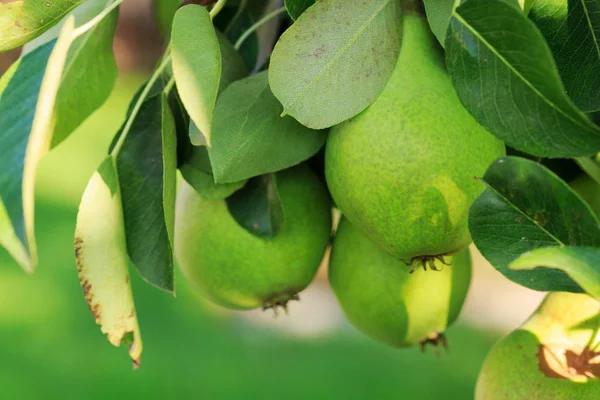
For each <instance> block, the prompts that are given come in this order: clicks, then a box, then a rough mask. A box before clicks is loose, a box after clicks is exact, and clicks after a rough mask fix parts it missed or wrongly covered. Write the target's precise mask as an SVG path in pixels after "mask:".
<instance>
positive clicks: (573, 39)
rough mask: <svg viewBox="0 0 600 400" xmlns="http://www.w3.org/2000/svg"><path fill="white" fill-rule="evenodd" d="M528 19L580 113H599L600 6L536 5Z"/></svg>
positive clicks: (591, 1) (573, 0)
mask: <svg viewBox="0 0 600 400" xmlns="http://www.w3.org/2000/svg"><path fill="white" fill-rule="evenodd" d="M529 18H530V19H531V20H532V21H533V22H535V24H536V25H537V27H538V28H539V30H540V31H541V32H542V34H543V35H544V37H545V38H546V41H547V42H548V45H549V46H550V49H551V50H552V54H553V55H554V60H555V61H556V66H557V67H558V72H559V73H560V76H561V78H562V81H563V84H564V85H565V90H566V91H567V94H568V95H569V97H571V100H573V102H574V103H575V105H577V107H579V109H580V110H582V111H585V112H589V111H596V110H600V79H599V78H598V77H599V76H600V2H599V1H598V0H568V1H565V0H545V1H536V2H535V3H534V5H533V8H532V9H531V12H530V14H529Z"/></svg>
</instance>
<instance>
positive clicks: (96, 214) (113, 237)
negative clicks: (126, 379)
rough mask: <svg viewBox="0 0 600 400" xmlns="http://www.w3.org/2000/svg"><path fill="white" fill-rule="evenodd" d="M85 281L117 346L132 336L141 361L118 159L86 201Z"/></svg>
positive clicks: (81, 259)
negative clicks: (116, 164)
mask: <svg viewBox="0 0 600 400" xmlns="http://www.w3.org/2000/svg"><path fill="white" fill-rule="evenodd" d="M75 256H76V258H77V269H78V271H79V281H80V283H81V286H82V288H83V293H84V296H85V299H86V301H87V303H88V306H89V308H90V311H91V312H92V314H93V315H94V318H95V319H96V323H97V324H99V325H100V326H101V330H102V332H103V333H105V334H106V336H107V338H108V340H109V341H110V342H111V343H112V344H113V345H114V346H119V345H121V343H122V341H123V340H124V339H126V338H127V337H128V336H129V335H131V334H132V335H133V342H132V343H131V344H130V345H129V355H130V357H131V359H132V360H133V365H134V367H137V366H139V365H140V357H141V354H142V339H141V335H140V329H139V325H138V320H137V316H136V312H135V305H134V302H133V294H132V291H131V285H130V282H129V270H128V265H129V262H128V260H129V259H128V257H127V248H126V244H125V226H124V224H123V211H122V207H121V195H120V191H119V184H118V177H117V173H116V170H115V166H114V161H113V159H112V158H110V157H109V158H107V159H106V160H105V161H104V162H103V163H102V165H101V166H100V168H98V171H96V172H95V173H94V175H93V176H92V179H91V180H90V182H89V183H88V186H87V188H86V189H85V192H84V194H83V198H82V199H81V204H80V206H79V213H78V214H77V226H76V228H75Z"/></svg>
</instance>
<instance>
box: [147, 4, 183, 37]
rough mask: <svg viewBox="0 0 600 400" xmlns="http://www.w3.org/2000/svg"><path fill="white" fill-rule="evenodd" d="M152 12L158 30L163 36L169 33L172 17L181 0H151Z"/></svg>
mask: <svg viewBox="0 0 600 400" xmlns="http://www.w3.org/2000/svg"><path fill="white" fill-rule="evenodd" d="M152 3H153V4H152V5H153V7H152V13H153V14H154V21H156V25H157V26H158V30H159V31H160V33H161V34H162V35H163V36H169V35H170V34H171V28H172V27H173V17H175V13H176V12H177V9H178V8H179V6H180V5H181V0H153V2H152Z"/></svg>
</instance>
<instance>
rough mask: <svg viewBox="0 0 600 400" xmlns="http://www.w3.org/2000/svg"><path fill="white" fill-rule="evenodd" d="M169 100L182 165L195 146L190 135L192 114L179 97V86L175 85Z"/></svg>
mask: <svg viewBox="0 0 600 400" xmlns="http://www.w3.org/2000/svg"><path fill="white" fill-rule="evenodd" d="M168 101H169V106H170V107H171V114H173V120H174V121H175V131H176V132H177V167H180V166H181V165H183V163H184V162H185V161H186V160H187V159H188V158H189V156H190V153H191V151H192V148H193V147H194V146H192V142H190V136H189V129H190V128H189V126H190V116H189V115H188V113H187V111H186V110H185V107H184V106H183V103H182V102H181V99H180V98H179V93H177V87H173V89H171V91H170V92H169V97H168Z"/></svg>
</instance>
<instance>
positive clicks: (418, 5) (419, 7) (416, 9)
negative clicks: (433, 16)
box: [401, 0, 425, 17]
mask: <svg viewBox="0 0 600 400" xmlns="http://www.w3.org/2000/svg"><path fill="white" fill-rule="evenodd" d="M401 3H402V11H404V14H406V15H417V16H419V17H424V16H425V7H424V6H423V1H422V0H402V1H401Z"/></svg>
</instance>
